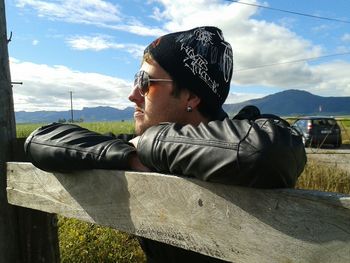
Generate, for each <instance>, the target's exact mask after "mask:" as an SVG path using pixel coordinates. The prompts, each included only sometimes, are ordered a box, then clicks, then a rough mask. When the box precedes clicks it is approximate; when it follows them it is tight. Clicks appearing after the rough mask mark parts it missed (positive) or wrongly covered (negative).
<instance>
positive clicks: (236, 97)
mask: <svg viewBox="0 0 350 263" xmlns="http://www.w3.org/2000/svg"><path fill="white" fill-rule="evenodd" d="M265 96H266V94H262V93H240V92H230V93H229V94H228V97H227V99H226V102H225V103H226V104H232V103H239V102H243V101H247V100H252V99H259V98H262V97H265Z"/></svg>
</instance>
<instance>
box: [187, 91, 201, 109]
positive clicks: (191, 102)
mask: <svg viewBox="0 0 350 263" xmlns="http://www.w3.org/2000/svg"><path fill="white" fill-rule="evenodd" d="M200 102H201V99H200V98H199V97H198V96H197V95H196V94H194V93H193V92H189V93H188V97H187V106H191V107H192V109H195V108H197V107H198V105H199V103H200Z"/></svg>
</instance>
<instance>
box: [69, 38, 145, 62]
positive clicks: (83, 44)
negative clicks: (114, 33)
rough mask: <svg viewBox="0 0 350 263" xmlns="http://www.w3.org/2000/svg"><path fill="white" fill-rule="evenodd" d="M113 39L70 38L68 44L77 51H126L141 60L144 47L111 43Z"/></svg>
mask: <svg viewBox="0 0 350 263" xmlns="http://www.w3.org/2000/svg"><path fill="white" fill-rule="evenodd" d="M110 39H111V37H108V36H75V37H70V38H68V39H67V40H66V42H67V43H68V44H69V45H70V46H71V47H72V48H73V49H77V50H93V51H100V50H105V49H119V50H123V51H126V52H128V53H130V54H132V55H133V57H135V58H141V57H142V54H143V50H144V49H145V47H144V46H142V45H137V44H121V43H116V42H113V41H110Z"/></svg>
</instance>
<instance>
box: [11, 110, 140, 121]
mask: <svg viewBox="0 0 350 263" xmlns="http://www.w3.org/2000/svg"><path fill="white" fill-rule="evenodd" d="M133 113H134V108H133V107H128V108H125V109H123V110H119V109H116V108H112V107H95V108H88V107H87V108H83V109H82V110H73V118H74V120H80V121H82V120H83V121H84V122H95V121H121V120H131V119H132V118H133ZM15 117H16V122H17V123H38V122H43V123H48V122H57V121H59V120H63V119H64V120H67V121H68V120H70V119H71V112H70V111H35V112H26V111H18V112H15Z"/></svg>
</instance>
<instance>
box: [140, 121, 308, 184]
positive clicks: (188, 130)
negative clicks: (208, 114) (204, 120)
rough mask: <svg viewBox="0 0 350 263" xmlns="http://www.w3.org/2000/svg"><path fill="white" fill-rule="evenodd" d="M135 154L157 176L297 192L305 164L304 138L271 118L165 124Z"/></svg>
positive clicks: (147, 135)
mask: <svg viewBox="0 0 350 263" xmlns="http://www.w3.org/2000/svg"><path fill="white" fill-rule="evenodd" d="M137 151H138V155H139V157H140V159H141V161H142V163H144V164H145V165H146V166H148V167H150V168H151V169H153V170H155V171H158V172H163V173H170V174H178V175H182V176H191V177H196V178H198V179H201V180H204V181H210V182H219V183H226V184H235V185H242V186H250V187H258V188H276V187H293V186H294V185H295V183H296V181H297V178H298V176H299V175H300V174H301V172H302V171H303V169H304V166H305V164H306V154H305V149H304V145H303V143H302V139H301V136H300V135H299V134H298V133H297V132H296V131H295V130H293V129H292V128H291V127H290V126H289V125H288V123H286V122H285V121H282V120H280V119H272V118H258V119H256V120H239V119H228V118H226V119H225V120H224V121H213V122H209V124H200V125H199V126H196V127H195V126H192V125H185V126H181V125H178V124H170V123H164V124H162V125H158V126H153V127H151V128H149V129H148V130H147V131H146V132H145V133H144V134H143V135H142V136H141V138H140V140H139V143H138V149H137Z"/></svg>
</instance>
